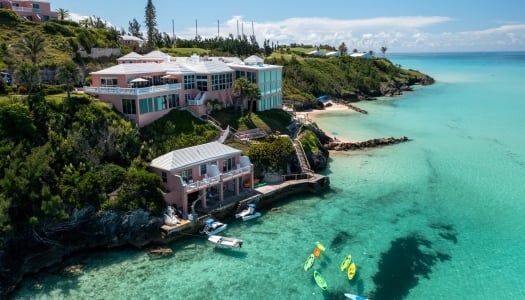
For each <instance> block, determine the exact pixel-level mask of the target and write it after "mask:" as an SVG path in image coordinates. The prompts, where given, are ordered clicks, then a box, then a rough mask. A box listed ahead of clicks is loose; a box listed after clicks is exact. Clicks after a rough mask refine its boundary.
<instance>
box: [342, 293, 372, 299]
mask: <svg viewBox="0 0 525 300" xmlns="http://www.w3.org/2000/svg"><path fill="white" fill-rule="evenodd" d="M345 297H346V298H348V299H352V300H368V298H365V297H361V296H358V295H354V294H350V293H345Z"/></svg>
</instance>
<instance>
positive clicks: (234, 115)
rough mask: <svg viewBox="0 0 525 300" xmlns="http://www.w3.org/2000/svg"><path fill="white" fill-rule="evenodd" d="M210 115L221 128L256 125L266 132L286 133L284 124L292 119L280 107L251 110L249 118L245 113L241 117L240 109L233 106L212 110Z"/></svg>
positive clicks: (288, 123) (244, 128)
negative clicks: (261, 110)
mask: <svg viewBox="0 0 525 300" xmlns="http://www.w3.org/2000/svg"><path fill="white" fill-rule="evenodd" d="M211 116H212V117H213V118H214V119H216V120H217V121H219V122H220V123H221V126H222V127H223V128H226V126H227V125H230V127H232V128H233V129H235V130H238V131H243V130H248V129H252V128H257V127H258V128H260V129H262V130H264V131H266V132H273V131H280V132H282V133H288V130H287V129H286V126H288V125H290V122H291V121H292V120H291V116H290V115H289V114H288V113H287V112H285V111H283V110H281V109H272V110H269V111H263V112H253V113H252V115H251V117H250V118H249V119H248V116H247V115H245V116H244V117H242V116H241V113H240V111H239V110H236V109H234V108H227V109H223V110H220V111H216V112H213V113H212V114H211Z"/></svg>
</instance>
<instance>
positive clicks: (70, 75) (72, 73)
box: [55, 61, 82, 100]
mask: <svg viewBox="0 0 525 300" xmlns="http://www.w3.org/2000/svg"><path fill="white" fill-rule="evenodd" d="M55 79H56V80H58V82H60V83H62V84H65V85H66V91H67V99H68V100H69V99H70V97H71V89H72V88H73V86H74V85H75V84H77V83H79V82H80V81H81V80H82V73H80V68H79V67H78V66H77V65H76V64H75V63H74V62H72V61H66V62H65V63H63V64H61V65H60V66H59V67H58V69H57V72H56V74H55Z"/></svg>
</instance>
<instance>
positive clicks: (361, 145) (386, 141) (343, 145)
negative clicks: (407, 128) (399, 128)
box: [325, 136, 410, 151]
mask: <svg viewBox="0 0 525 300" xmlns="http://www.w3.org/2000/svg"><path fill="white" fill-rule="evenodd" d="M408 141H410V139H409V138H407V137H406V136H402V137H400V138H395V137H389V138H378V139H371V140H367V141H363V142H342V141H331V142H329V143H328V144H326V145H325V146H326V148H327V149H328V150H334V151H349V150H362V149H366V148H375V147H382V146H386V145H393V144H399V143H404V142H408Z"/></svg>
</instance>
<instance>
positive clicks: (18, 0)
mask: <svg viewBox="0 0 525 300" xmlns="http://www.w3.org/2000/svg"><path fill="white" fill-rule="evenodd" d="M0 8H6V9H10V10H12V11H14V12H15V13H16V14H17V15H18V16H19V17H21V18H25V19H28V20H29V21H33V22H46V21H49V20H50V19H57V18H58V13H57V12H54V11H51V4H50V3H49V2H46V1H26V0H0Z"/></svg>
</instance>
